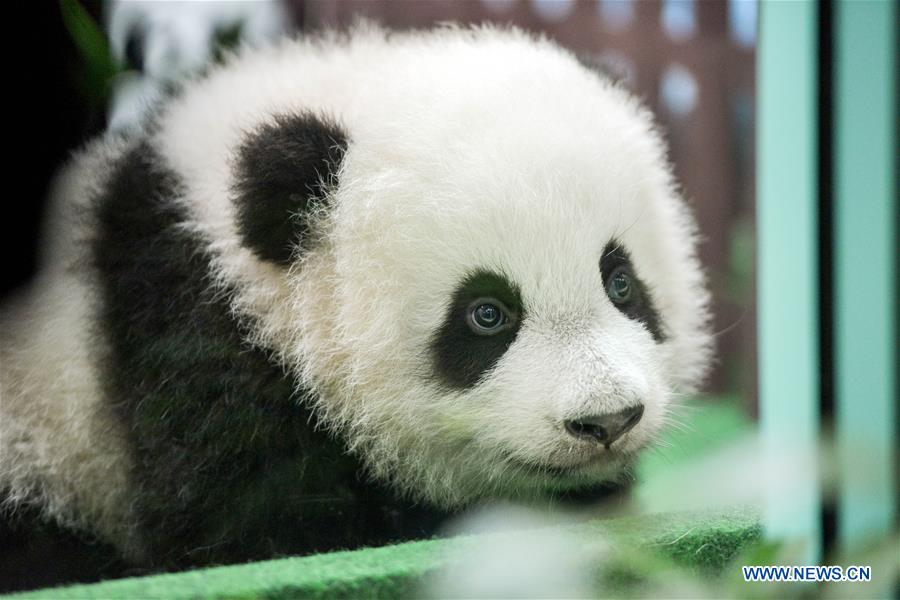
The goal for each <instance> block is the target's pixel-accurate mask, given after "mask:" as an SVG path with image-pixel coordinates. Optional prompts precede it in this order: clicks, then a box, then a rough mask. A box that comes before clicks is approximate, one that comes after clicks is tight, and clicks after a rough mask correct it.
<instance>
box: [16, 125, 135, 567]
mask: <svg viewBox="0 0 900 600" xmlns="http://www.w3.org/2000/svg"><path fill="white" fill-rule="evenodd" d="M125 147H127V144H126V142H124V141H121V140H100V141H98V142H95V143H93V144H91V145H90V146H89V147H88V148H87V149H86V150H85V151H84V152H82V153H80V154H79V155H78V156H76V157H75V159H74V160H73V161H72V164H71V165H70V166H69V167H68V168H67V169H66V170H64V171H63V172H62V173H61V174H60V175H59V177H58V178H57V180H56V182H55V184H54V186H53V191H52V193H51V202H50V208H51V211H50V214H49V215H48V216H47V223H46V226H45V233H44V238H45V240H46V242H45V244H44V248H43V256H42V257H41V271H40V274H39V276H38V277H37V278H36V279H35V281H33V282H32V283H31V285H30V286H29V287H28V288H26V289H24V290H22V291H20V292H18V293H17V295H16V296H15V297H13V298H11V299H10V300H9V302H8V304H6V305H5V306H4V307H3V311H2V312H0V332H2V336H3V337H2V340H0V342H2V343H0V489H3V488H5V489H6V490H7V491H8V492H9V494H10V495H9V497H7V498H5V499H4V498H0V502H5V503H6V504H7V505H8V506H0V508H3V509H8V508H11V507H14V506H16V505H21V504H34V505H37V506H40V507H41V508H42V509H43V510H44V511H45V513H46V514H47V515H48V516H50V517H52V518H54V519H56V520H57V521H59V522H60V523H62V524H64V525H67V526H70V527H75V528H79V529H83V530H90V531H92V532H94V533H96V534H99V535H100V536H102V537H103V538H104V539H107V540H109V541H111V542H112V543H115V544H117V545H118V546H119V547H120V548H121V549H122V551H123V552H124V553H125V554H126V555H127V556H132V557H133V556H137V554H138V553H139V549H138V546H137V542H136V541H135V540H133V539H132V538H131V528H130V526H129V525H130V524H129V507H130V503H131V498H130V496H129V492H128V491H129V489H130V487H131V486H130V485H129V477H128V468H129V465H130V456H129V451H128V445H127V444H125V442H124V439H123V437H124V435H125V432H124V431H122V430H121V426H120V424H119V421H118V419H116V418H115V416H114V415H113V414H112V410H111V407H110V406H109V405H107V404H106V403H104V402H103V397H102V395H101V392H100V387H99V382H98V376H97V360H100V359H101V357H102V356H103V353H104V352H105V350H104V344H103V341H102V340H101V339H100V337H99V336H98V335H97V332H96V331H95V329H96V328H95V326H94V325H93V324H94V323H95V322H96V305H95V302H96V297H95V290H96V285H95V284H94V282H93V281H94V280H93V275H92V269H91V267H90V264H89V263H90V257H89V255H88V248H87V243H88V242H89V240H90V235H91V232H92V230H93V224H92V221H91V211H90V209H89V201H90V199H91V198H93V197H95V196H96V195H97V193H98V192H99V191H100V190H101V189H102V188H103V187H104V186H105V183H106V178H107V175H108V171H109V164H110V162H111V161H112V160H114V159H115V157H116V156H118V155H119V154H120V153H121V152H122V151H123V149H124V148H125Z"/></svg>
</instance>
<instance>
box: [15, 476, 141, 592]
mask: <svg viewBox="0 0 900 600" xmlns="http://www.w3.org/2000/svg"><path fill="white" fill-rule="evenodd" d="M8 497H10V495H9V492H8V491H5V490H0V498H8ZM122 574H127V575H140V574H141V572H140V571H139V570H129V568H128V565H126V564H125V563H124V562H123V561H122V560H121V559H120V558H119V557H118V554H117V552H116V550H115V548H113V547H112V546H109V545H107V544H104V543H102V542H99V541H97V540H96V539H92V538H91V537H90V536H88V535H86V534H81V533H79V532H74V531H69V530H66V529H63V528H62V527H60V526H59V525H57V524H55V523H54V522H52V521H50V520H48V519H46V518H45V517H44V515H43V514H42V512H41V509H39V508H38V507H36V506H30V505H24V506H17V507H16V508H15V509H14V510H7V509H4V510H0V594H3V593H8V592H15V591H22V590H28V589H34V588H40V587H47V586H51V585H55V584H58V583H59V582H61V581H68V582H78V583H93V582H96V581H100V580H101V579H105V578H107V577H113V576H116V575H122Z"/></svg>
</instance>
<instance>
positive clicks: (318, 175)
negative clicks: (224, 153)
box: [234, 112, 347, 264]
mask: <svg viewBox="0 0 900 600" xmlns="http://www.w3.org/2000/svg"><path fill="white" fill-rule="evenodd" d="M346 150H347V136H346V134H345V133H344V131H343V130H342V129H341V128H340V127H339V126H338V125H337V124H336V123H334V122H331V121H329V120H327V119H324V118H322V117H319V116H316V115H314V114H312V113H308V112H304V113H299V114H292V115H281V116H278V117H275V118H274V119H273V120H272V121H271V122H270V123H267V124H265V125H263V126H262V127H260V128H259V129H258V130H257V131H254V132H253V133H251V134H250V135H248V136H247V137H246V138H245V139H244V141H243V143H242V145H241V147H240V150H239V151H238V154H237V161H236V164H235V170H236V182H235V185H234V194H235V197H234V203H235V207H236V208H237V224H238V229H239V231H240V234H241V236H242V238H243V240H244V243H245V244H246V245H247V246H248V247H249V248H251V249H252V250H253V252H254V253H255V254H256V255H257V256H258V257H259V258H261V259H263V260H269V261H272V262H275V263H279V264H287V263H289V262H290V260H291V254H292V252H293V248H294V247H295V245H297V244H298V243H300V244H301V245H303V244H304V243H306V244H308V236H309V230H308V229H309V228H308V224H307V222H306V219H305V215H307V214H308V211H309V210H310V209H311V208H312V207H314V206H316V205H317V204H320V203H321V202H322V201H323V200H324V199H325V195H326V192H327V189H328V186H330V185H334V184H336V182H337V172H338V169H339V167H340V164H341V160H342V159H343V156H344V152H345V151H346ZM307 247H308V246H307Z"/></svg>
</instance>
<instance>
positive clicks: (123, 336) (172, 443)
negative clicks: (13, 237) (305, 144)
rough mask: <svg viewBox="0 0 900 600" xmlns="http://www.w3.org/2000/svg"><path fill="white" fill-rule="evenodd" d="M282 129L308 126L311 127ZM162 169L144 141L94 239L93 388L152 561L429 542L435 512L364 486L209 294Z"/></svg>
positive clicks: (204, 264) (120, 170) (201, 257)
mask: <svg viewBox="0 0 900 600" xmlns="http://www.w3.org/2000/svg"><path fill="white" fill-rule="evenodd" d="M282 123H284V121H282ZM292 123H294V125H296V126H297V127H299V130H297V132H302V131H303V130H304V126H303V123H307V124H308V121H304V120H303V119H301V120H300V121H292ZM269 131H270V134H272V135H276V133H274V130H269ZM286 131H287V129H279V130H278V132H280V133H285V132H286ZM280 133H279V134H278V135H280ZM276 137H277V135H276ZM262 139H263V138H262V137H260V138H257V141H259V143H260V144H261V143H262ZM269 139H271V137H270V138H269ZM282 141H283V140H282ZM259 150H260V151H261V152H263V153H264V154H265V152H266V150H265V148H262V147H261V146H260V148H259ZM257 158H260V156H259V155H257ZM248 160H249V159H248ZM160 165H161V162H160V161H159V159H158V157H157V155H156V154H155V151H154V150H153V149H152V148H151V147H150V146H149V145H146V144H145V145H142V146H139V147H137V148H135V149H134V150H133V151H131V152H130V153H129V154H127V155H126V156H125V157H123V158H122V159H121V163H120V164H119V165H118V166H116V168H115V172H114V175H113V178H112V182H111V185H110V186H109V188H108V190H107V192H106V193H105V194H104V196H103V197H102V198H99V199H98V209H97V217H98V232H97V237H96V240H95V242H94V259H95V261H96V267H97V269H98V272H99V277H100V281H101V286H102V320H101V323H102V324H103V326H104V328H103V331H102V334H103V335H104V336H105V338H106V340H107V342H108V344H109V356H108V358H107V360H105V361H104V365H105V368H106V372H105V373H104V376H103V381H104V382H105V384H106V390H105V392H106V394H108V397H109V399H110V401H111V402H112V403H113V404H114V406H115V409H116V410H117V412H118V415H119V416H120V417H121V419H122V422H123V425H124V426H125V428H126V430H127V431H129V432H130V437H131V440H132V441H133V444H134V447H133V453H134V458H135V460H136V466H135V469H134V473H133V476H134V481H135V483H136V485H137V488H136V489H135V502H136V504H135V506H136V509H137V512H138V515H139V519H140V530H141V532H142V533H143V534H144V535H145V536H146V540H147V543H148V546H149V549H150V554H151V557H152V560H153V567H155V568H165V569H170V568H183V567H187V566H191V565H207V564H213V563H230V562H236V561H244V560H251V559H261V558H267V557H272V556H277V555H283V554H298V553H308V552H314V551H322V550H329V549H334V548H351V547H356V546H360V545H364V544H379V543H384V542H387V541H390V540H396V539H406V538H409V537H415V536H423V535H428V534H430V533H431V532H432V531H433V530H434V528H435V527H436V526H437V524H438V521H439V519H440V518H441V517H442V515H439V514H437V513H433V512H430V511H426V510H424V509H415V508H413V507H411V506H409V505H407V504H406V503H403V502H399V501H397V500H396V499H395V498H394V497H393V496H392V495H391V494H390V493H389V492H387V491H385V490H382V489H380V488H379V487H378V486H376V485H373V484H370V483H369V482H368V480H367V479H366V478H365V476H364V475H363V474H362V472H361V467H360V464H359V463H358V462H357V460H356V459H355V458H353V457H352V456H349V455H348V454H347V453H346V452H345V450H344V447H343V446H342V444H341V443H340V441H339V440H337V439H333V438H332V437H330V436H328V435H326V434H325V433H324V432H322V431H319V430H316V429H315V427H314V425H315V418H314V417H313V416H312V415H311V414H310V412H309V410H308V409H307V408H306V404H305V401H306V400H307V399H306V398H305V394H304V393H303V392H295V391H294V384H293V382H292V381H291V380H290V378H288V376H286V374H285V373H284V372H283V371H282V369H281V368H279V367H278V366H276V365H274V364H273V363H272V362H271V361H270V360H269V358H268V357H267V355H266V354H265V353H264V352H263V351H261V350H260V349H258V348H254V347H251V346H250V345H248V344H247V343H246V342H245V341H244V337H243V335H242V332H241V331H240V330H239V328H238V326H237V325H236V322H235V320H234V319H233V318H232V316H231V314H230V312H229V305H228V302H227V297H228V292H227V290H226V291H222V290H213V289H212V288H211V287H210V283H209V262H208V261H209V257H208V256H207V255H206V253H205V252H204V247H203V245H202V242H201V241H200V240H199V239H197V238H196V237H194V235H195V234H192V233H190V232H187V231H185V230H184V229H183V228H179V227H178V225H179V223H180V222H181V221H182V220H183V214H182V212H181V210H182V209H181V208H180V207H178V206H177V205H176V204H175V203H173V202H172V198H173V197H174V196H175V195H176V194H177V193H178V190H179V187H180V183H179V181H178V180H177V179H176V177H175V176H174V175H173V174H172V173H170V172H167V171H165V170H164V169H163V168H162V167H161V166H160ZM281 166H282V167H284V166H285V164H284V163H281ZM271 167H272V166H271V165H269V166H267V167H266V168H267V169H269V168H271ZM252 188H253V185H252V184H250V183H247V184H246V186H245V189H246V190H250V189H252ZM272 189H274V188H272ZM270 199H273V201H278V200H277V199H274V197H270ZM251 212H252V211H251Z"/></svg>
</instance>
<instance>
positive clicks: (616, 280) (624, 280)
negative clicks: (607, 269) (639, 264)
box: [606, 265, 635, 304]
mask: <svg viewBox="0 0 900 600" xmlns="http://www.w3.org/2000/svg"><path fill="white" fill-rule="evenodd" d="M606 295H607V296H609V299H610V300H612V301H613V304H627V303H629V302H631V301H632V300H633V299H634V295H635V289H634V280H633V278H632V275H631V272H630V271H629V270H628V267H627V266H625V265H622V266H620V267H618V268H616V270H615V271H613V272H612V274H611V275H610V277H609V281H608V282H607V283H606Z"/></svg>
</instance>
